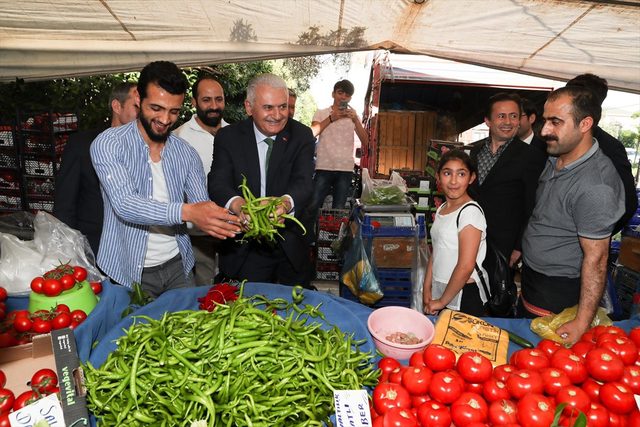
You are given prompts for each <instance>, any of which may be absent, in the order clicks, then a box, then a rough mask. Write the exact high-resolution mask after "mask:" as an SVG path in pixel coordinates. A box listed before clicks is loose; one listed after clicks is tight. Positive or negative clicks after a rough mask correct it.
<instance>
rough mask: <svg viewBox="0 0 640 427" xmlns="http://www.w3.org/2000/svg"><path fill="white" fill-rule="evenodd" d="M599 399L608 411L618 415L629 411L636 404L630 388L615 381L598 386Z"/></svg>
mask: <svg viewBox="0 0 640 427" xmlns="http://www.w3.org/2000/svg"><path fill="white" fill-rule="evenodd" d="M600 401H601V402H602V404H603V405H604V406H605V408H607V409H608V410H609V412H613V413H616V414H619V415H624V414H627V413H629V412H631V410H632V409H633V408H634V407H635V405H636V401H635V399H634V398H633V393H632V392H631V389H630V388H629V387H627V386H626V385H624V384H622V383H620V382H617V381H614V382H611V383H606V384H603V385H602V387H600Z"/></svg>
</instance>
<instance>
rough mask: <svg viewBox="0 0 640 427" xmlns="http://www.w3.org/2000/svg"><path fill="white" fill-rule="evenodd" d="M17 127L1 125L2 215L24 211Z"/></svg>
mask: <svg viewBox="0 0 640 427" xmlns="http://www.w3.org/2000/svg"><path fill="white" fill-rule="evenodd" d="M18 159H19V156H18V143H17V140H16V134H15V127H14V126H12V125H0V213H11V212H15V211H20V210H22V208H23V206H22V180H21V174H20V163H19V161H18Z"/></svg>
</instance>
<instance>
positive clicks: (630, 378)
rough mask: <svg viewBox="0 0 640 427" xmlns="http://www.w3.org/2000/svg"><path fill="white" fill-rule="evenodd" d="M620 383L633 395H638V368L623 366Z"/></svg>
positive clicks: (639, 376)
mask: <svg viewBox="0 0 640 427" xmlns="http://www.w3.org/2000/svg"><path fill="white" fill-rule="evenodd" d="M621 381H622V383H623V384H626V385H627V387H629V388H630V389H631V391H632V392H633V394H640V367H639V366H635V365H634V366H625V367H624V372H623V373H622V379H621Z"/></svg>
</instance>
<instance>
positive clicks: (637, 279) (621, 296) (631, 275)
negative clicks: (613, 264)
mask: <svg viewBox="0 0 640 427" xmlns="http://www.w3.org/2000/svg"><path fill="white" fill-rule="evenodd" d="M614 274H615V277H614V278H613V286H609V289H608V291H609V294H610V296H611V300H612V302H613V304H614V311H613V316H614V317H615V318H616V319H628V318H629V317H631V316H632V315H634V314H636V313H637V312H638V303H640V301H639V298H640V273H638V272H635V271H633V270H630V269H628V268H625V267H622V266H619V267H618V268H617V269H616V270H615V272H614ZM609 283H611V282H609Z"/></svg>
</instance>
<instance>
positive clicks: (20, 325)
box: [13, 316, 32, 332]
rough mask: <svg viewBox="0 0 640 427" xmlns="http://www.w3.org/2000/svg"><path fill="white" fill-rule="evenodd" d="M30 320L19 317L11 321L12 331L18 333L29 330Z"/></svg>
mask: <svg viewBox="0 0 640 427" xmlns="http://www.w3.org/2000/svg"><path fill="white" fill-rule="evenodd" d="M31 325H32V322H31V319H29V318H28V317H24V316H20V317H16V318H15V319H13V329H15V330H16V331H18V332H27V331H29V330H31Z"/></svg>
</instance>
